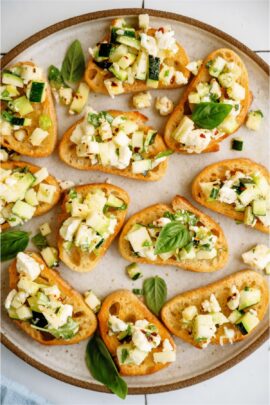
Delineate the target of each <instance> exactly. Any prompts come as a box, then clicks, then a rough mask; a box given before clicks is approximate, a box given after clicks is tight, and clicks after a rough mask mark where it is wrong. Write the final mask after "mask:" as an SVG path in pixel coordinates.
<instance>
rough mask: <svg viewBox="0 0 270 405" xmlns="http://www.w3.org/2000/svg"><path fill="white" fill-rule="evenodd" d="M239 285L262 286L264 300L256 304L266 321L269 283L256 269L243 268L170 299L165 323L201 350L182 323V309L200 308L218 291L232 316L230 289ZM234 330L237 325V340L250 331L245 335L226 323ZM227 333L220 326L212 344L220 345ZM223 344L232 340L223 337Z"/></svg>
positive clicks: (163, 315)
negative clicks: (228, 301) (229, 301)
mask: <svg viewBox="0 0 270 405" xmlns="http://www.w3.org/2000/svg"><path fill="white" fill-rule="evenodd" d="M233 285H235V286H236V288H237V289H238V290H239V289H243V288H244V287H245V286H252V287H255V288H259V289H260V291H261V301H260V302H259V303H258V304H256V305H254V306H252V308H254V309H255V310H256V311H257V313H258V318H259V319H260V320H262V319H263V318H264V315H265V313H266V310H267V307H268V302H269V293H268V286H267V283H266V281H265V279H264V278H263V276H261V275H260V274H258V273H256V272H255V271H252V270H243V271H238V272H237V273H233V274H231V275H230V276H228V277H225V278H223V279H221V280H219V281H216V282H215V283H212V284H208V285H206V286H205V287H200V288H196V289H195V290H190V291H187V292H184V293H182V294H179V295H177V296H175V297H174V298H172V299H171V300H170V301H168V302H167V303H166V304H165V305H164V307H163V308H162V310H161V318H162V321H163V322H164V324H165V325H166V326H167V328H168V329H169V331H170V332H171V333H173V334H174V335H176V336H178V337H180V338H181V339H183V340H185V341H186V342H188V343H190V344H192V345H193V346H195V347H198V348H200V349H201V346H200V345H199V344H198V343H196V342H195V341H194V339H193V338H192V335H190V334H189V333H188V331H187V329H185V328H183V326H182V325H181V312H182V311H183V309H184V308H186V307H188V306H190V305H195V306H197V308H200V305H201V303H202V302H203V301H204V300H206V299H209V297H210V295H211V294H215V296H216V299H217V300H218V302H219V304H220V307H221V311H222V313H223V314H224V315H225V316H229V314H230V313H231V311H230V309H229V308H228V306H227V298H228V296H229V295H230V288H231V287H232V286H233ZM224 325H225V326H227V327H229V328H230V329H231V328H233V329H234V331H235V336H234V338H233V342H237V341H240V340H243V339H245V338H246V337H247V336H248V335H249V334H247V335H242V333H241V332H240V330H239V329H238V328H237V327H236V326H234V325H233V324H228V323H227V324H224ZM223 335H224V326H223V325H222V326H220V327H219V328H218V330H217V333H216V336H215V337H214V338H212V340H211V343H212V344H219V343H220V337H221V336H223ZM222 340H223V343H229V340H228V338H222Z"/></svg>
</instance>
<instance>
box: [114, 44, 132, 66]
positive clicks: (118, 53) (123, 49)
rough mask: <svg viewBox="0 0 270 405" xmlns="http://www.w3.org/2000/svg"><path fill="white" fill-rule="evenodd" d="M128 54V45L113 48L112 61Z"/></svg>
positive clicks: (116, 60)
mask: <svg viewBox="0 0 270 405" xmlns="http://www.w3.org/2000/svg"><path fill="white" fill-rule="evenodd" d="M127 54H128V47H127V46H126V45H119V46H116V47H115V48H112V49H111V52H110V61H111V62H118V61H119V59H121V57H122V56H124V55H127Z"/></svg>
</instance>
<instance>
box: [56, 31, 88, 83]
mask: <svg viewBox="0 0 270 405" xmlns="http://www.w3.org/2000/svg"><path fill="white" fill-rule="evenodd" d="M84 70H85V60H84V54H83V50H82V46H81V43H80V41H78V40H77V39H76V40H75V41H74V42H72V44H71V45H70V47H69V48H68V50H67V53H66V56H65V58H64V60H63V63H62V67H61V74H62V76H63V78H64V80H65V81H67V82H70V83H76V82H78V81H79V80H80V79H81V78H82V76H83V74H84Z"/></svg>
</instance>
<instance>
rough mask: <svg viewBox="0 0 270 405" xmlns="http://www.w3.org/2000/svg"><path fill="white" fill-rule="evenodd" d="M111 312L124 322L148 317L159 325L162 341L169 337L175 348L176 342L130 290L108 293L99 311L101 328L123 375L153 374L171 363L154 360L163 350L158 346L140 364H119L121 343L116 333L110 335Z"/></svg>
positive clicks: (147, 318)
mask: <svg viewBox="0 0 270 405" xmlns="http://www.w3.org/2000/svg"><path fill="white" fill-rule="evenodd" d="M110 314H111V315H116V316H118V317H119V318H120V319H121V320H123V321H124V322H136V321H138V320H141V319H146V320H147V321H148V322H150V323H153V324H154V325H155V326H156V327H157V329H158V334H159V335H160V337H161V341H163V340H164V339H168V340H169V342H170V344H171V345H172V347H173V348H175V343H174V341H173V339H172V337H171V335H170V334H169V332H168V331H167V329H166V328H165V327H164V326H163V325H162V324H161V322H160V321H159V320H158V319H157V318H156V317H155V316H154V315H153V314H152V313H151V312H150V311H149V310H148V308H147V307H146V306H145V305H144V304H143V303H142V302H141V301H140V300H139V299H138V298H137V297H136V296H135V295H134V294H132V293H131V292H130V291H128V290H118V291H115V292H113V293H112V294H110V295H108V296H107V297H106V298H105V300H104V301H103V303H102V305H101V309H100V311H99V313H98V321H99V330H100V334H101V337H102V339H103V341H104V343H105V345H106V346H107V348H108V350H109V352H110V353H111V355H112V356H113V358H114V360H115V362H116V364H117V365H118V368H119V371H120V373H121V374H122V375H127V376H136V375H146V374H152V373H155V372H157V371H159V370H161V369H162V368H164V367H167V366H168V365H169V364H170V363H165V364H161V363H155V362H154V359H153V353H154V352H159V351H161V348H160V347H157V348H156V349H153V350H152V352H151V353H149V355H148V356H147V357H146V358H145V360H144V361H143V363H142V364H140V365H136V364H134V365H133V364H132V365H125V364H122V365H119V364H118V361H117V356H116V350H117V347H118V346H119V345H120V344H121V343H120V342H119V340H118V339H117V337H116V336H115V335H112V336H109V328H108V321H109V316H110Z"/></svg>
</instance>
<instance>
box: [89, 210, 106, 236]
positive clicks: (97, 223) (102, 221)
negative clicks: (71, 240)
mask: <svg viewBox="0 0 270 405" xmlns="http://www.w3.org/2000/svg"><path fill="white" fill-rule="evenodd" d="M109 224H110V219H109V218H107V217H106V216H105V215H103V214H102V213H101V212H92V213H91V214H90V215H89V216H88V217H87V220H86V225H88V226H90V227H91V228H93V229H94V230H95V231H96V232H98V233H99V234H100V235H104V234H105V233H107V231H108V227H109Z"/></svg>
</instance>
